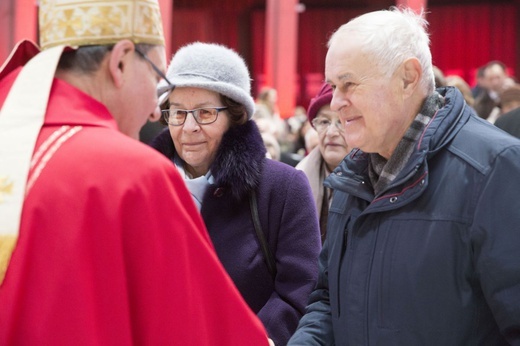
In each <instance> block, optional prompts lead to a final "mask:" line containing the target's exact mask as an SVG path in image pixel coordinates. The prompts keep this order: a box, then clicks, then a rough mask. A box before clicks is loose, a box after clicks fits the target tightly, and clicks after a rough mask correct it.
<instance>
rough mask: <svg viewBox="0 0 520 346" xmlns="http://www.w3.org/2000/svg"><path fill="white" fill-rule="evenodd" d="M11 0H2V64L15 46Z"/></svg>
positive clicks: (0, 21) (0, 56)
mask: <svg viewBox="0 0 520 346" xmlns="http://www.w3.org/2000/svg"><path fill="white" fill-rule="evenodd" d="M12 28H13V8H12V3H11V0H0V66H1V65H2V63H3V62H4V60H5V59H6V58H7V56H8V55H9V52H10V51H11V49H12V48H13V47H14V42H13V41H14V40H13V34H14V33H13V30H12Z"/></svg>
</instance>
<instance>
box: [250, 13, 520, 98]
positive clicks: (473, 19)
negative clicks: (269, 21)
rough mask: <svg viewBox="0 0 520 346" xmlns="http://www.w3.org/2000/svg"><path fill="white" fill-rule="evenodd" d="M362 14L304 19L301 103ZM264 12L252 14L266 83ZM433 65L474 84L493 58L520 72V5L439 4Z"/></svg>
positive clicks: (256, 62) (256, 69)
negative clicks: (331, 48) (331, 46)
mask: <svg viewBox="0 0 520 346" xmlns="http://www.w3.org/2000/svg"><path fill="white" fill-rule="evenodd" d="M363 12H364V11H361V10H355V9H352V10H349V9H309V10H307V11H305V12H303V13H302V14H301V15H300V21H299V34H298V35H299V36H298V47H299V48H298V79H297V80H298V81H299V90H300V93H299V96H298V99H297V104H299V105H302V106H304V107H307V106H308V103H309V100H310V98H311V97H313V96H314V95H315V94H316V92H317V91H318V90H319V87H320V84H321V83H322V82H323V79H324V76H323V72H324V68H325V67H324V62H325V55H326V52H327V48H326V45H327V40H328V38H329V37H330V35H331V34H332V33H333V32H334V30H336V29H337V28H338V27H339V26H341V25H342V24H344V23H346V22H347V21H348V20H349V19H351V18H354V17H355V16H358V15H360V14H362V13H363ZM264 19H265V15H264V12H263V11H261V10H258V11H254V12H253V13H252V20H251V23H252V26H251V41H252V43H253V45H252V61H251V68H252V71H253V76H254V78H257V79H259V80H261V79H262V71H263V45H264ZM427 19H428V21H429V22H430V26H429V30H430V34H431V36H430V38H431V49H432V59H433V63H434V64H435V65H436V66H437V67H439V68H440V69H441V70H442V71H444V72H445V73H446V74H458V75H460V76H461V77H463V78H464V79H465V80H466V82H468V83H469V84H470V85H473V84H474V75H475V71H476V69H477V68H478V67H480V66H482V65H484V64H485V63H487V62H488V61H491V60H500V61H502V62H504V63H505V64H506V65H507V66H508V68H509V71H510V73H511V74H513V75H514V73H515V67H516V66H515V65H516V60H517V56H516V51H517V49H518V48H517V46H518V44H517V26H518V22H517V5H513V4H493V5H491V4H480V5H451V6H437V7H431V8H429V9H428V14H427Z"/></svg>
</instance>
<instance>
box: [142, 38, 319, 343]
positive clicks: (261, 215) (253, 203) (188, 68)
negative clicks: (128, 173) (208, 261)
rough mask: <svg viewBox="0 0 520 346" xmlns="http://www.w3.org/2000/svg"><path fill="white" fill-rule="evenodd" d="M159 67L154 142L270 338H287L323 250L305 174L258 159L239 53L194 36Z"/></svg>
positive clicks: (259, 145) (262, 153)
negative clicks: (161, 77)
mask: <svg viewBox="0 0 520 346" xmlns="http://www.w3.org/2000/svg"><path fill="white" fill-rule="evenodd" d="M166 76H167V78H168V80H169V81H170V82H171V83H172V84H173V85H174V86H175V87H174V89H173V90H171V89H172V88H171V87H169V86H166V85H164V86H160V87H159V93H160V94H163V93H166V94H165V95H163V96H162V99H163V100H164V101H163V103H162V105H161V108H162V109H163V111H162V113H163V120H164V121H165V122H166V123H167V124H168V128H167V129H165V131H163V132H162V133H161V134H159V136H158V137H157V138H156V139H155V140H154V141H153V142H152V146H153V147H154V148H156V149H157V150H159V151H160V152H162V153H163V154H164V155H166V156H167V157H168V158H169V159H170V160H171V161H172V162H174V163H175V165H176V166H177V168H178V169H179V171H180V172H181V174H182V175H183V176H184V177H185V181H186V183H187V185H188V188H189V190H190V192H191V194H192V196H193V200H194V201H195V203H196V204H197V206H198V207H199V209H200V212H201V214H202V217H203V219H204V221H205V223H206V226H207V228H208V231H209V235H210V237H211V239H212V241H213V244H214V246H215V249H216V252H217V254H218V256H219V258H220V260H221V262H222V264H223V265H224V267H225V268H226V270H227V272H228V273H229V275H230V276H231V278H232V279H233V281H234V283H235V284H236V286H237V287H238V289H239V290H240V292H241V293H242V296H243V297H244V299H245V300H246V302H247V303H248V304H249V306H250V307H251V309H252V310H253V311H254V312H255V313H256V314H257V315H258V317H259V318H260V319H261V320H262V322H263V323H264V326H265V328H266V330H267V332H268V333H269V336H270V338H271V339H272V340H273V341H274V342H275V344H276V345H285V344H286V343H287V341H288V339H289V337H290V336H291V334H292V333H293V332H294V331H295V329H296V326H297V323H298V320H299V319H300V317H301V316H302V314H303V313H304V307H305V305H306V303H307V298H308V295H309V294H310V292H311V290H312V289H313V286H314V284H315V282H316V277H317V271H318V267H317V257H318V255H319V252H320V250H321V243H320V237H319V227H318V221H317V217H316V211H315V210H316V207H315V205H314V202H313V199H312V193H311V189H310V187H309V184H308V182H307V178H306V177H305V175H304V174H303V172H301V171H298V170H296V169H294V168H292V167H290V166H288V165H285V164H283V163H280V162H276V161H273V160H270V159H267V158H266V149H265V146H264V144H263V141H262V137H261V135H260V132H259V130H258V128H257V126H256V124H255V123H254V122H253V121H252V120H251V117H252V115H253V113H254V100H253V98H252V97H251V94H250V83H251V82H250V77H249V72H248V70H247V67H246V65H245V63H244V61H243V59H242V58H241V57H240V56H239V55H238V54H237V53H235V52H234V51H232V50H231V49H229V48H226V47H224V46H221V45H216V44H207V43H199V42H197V43H192V44H190V45H187V46H185V47H182V48H181V49H180V50H179V51H177V53H176V54H175V55H174V57H173V59H172V61H171V63H170V66H169V68H168V71H167V74H166ZM161 207H162V208H164V210H165V211H168V206H161ZM169 212H170V213H171V216H169V217H175V210H170V211H169ZM172 275H175V273H172ZM215 299H218V297H215Z"/></svg>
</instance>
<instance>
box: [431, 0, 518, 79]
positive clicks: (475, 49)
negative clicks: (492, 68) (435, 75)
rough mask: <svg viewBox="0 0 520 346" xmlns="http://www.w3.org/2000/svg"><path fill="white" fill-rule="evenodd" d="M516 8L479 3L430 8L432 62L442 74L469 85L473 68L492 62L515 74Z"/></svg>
mask: <svg viewBox="0 0 520 346" xmlns="http://www.w3.org/2000/svg"><path fill="white" fill-rule="evenodd" d="M517 12H518V11H517V6H516V5H511V4H502V5H501V4H493V5H491V4H482V5H471V6H442V7H435V8H432V9H430V13H429V14H428V16H427V19H428V21H429V22H430V33H431V41H432V43H431V47H432V57H433V63H434V64H435V65H436V66H437V67H439V68H440V69H441V70H442V71H443V72H444V73H445V74H457V75H459V76H461V77H463V78H464V79H465V80H466V82H468V83H469V84H470V85H474V83H475V72H476V69H477V68H478V67H480V66H482V65H484V64H486V63H487V62H489V61H491V60H500V61H502V62H503V63H505V64H506V66H507V67H508V69H509V71H510V73H511V74H513V75H514V73H515V64H516V50H517V45H518V44H517V41H518V40H517V25H518V24H517V16H518V15H517Z"/></svg>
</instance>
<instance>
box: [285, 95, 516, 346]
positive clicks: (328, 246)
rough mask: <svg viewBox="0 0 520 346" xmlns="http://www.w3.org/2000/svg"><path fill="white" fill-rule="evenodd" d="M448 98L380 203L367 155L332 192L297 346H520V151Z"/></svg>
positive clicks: (352, 159) (355, 159) (350, 165)
mask: <svg viewBox="0 0 520 346" xmlns="http://www.w3.org/2000/svg"><path fill="white" fill-rule="evenodd" d="M439 91H440V92H441V93H442V94H443V95H444V96H445V99H446V104H445V106H444V107H443V108H441V109H440V110H439V111H438V112H437V113H436V114H435V116H434V117H433V118H432V120H431V121H430V123H429V124H428V126H427V127H426V129H425V130H424V133H423V135H422V136H421V139H420V140H419V141H418V142H417V144H416V145H415V150H414V152H413V153H412V155H411V157H410V159H409V161H408V162H407V164H406V166H405V167H404V168H403V170H402V171H401V172H400V173H399V174H398V175H397V177H396V178H395V180H394V181H393V182H392V183H391V184H390V185H389V186H388V187H387V188H386V189H385V190H384V191H383V192H382V193H381V194H380V195H379V196H374V193H373V189H372V188H371V186H370V179H369V178H368V176H367V164H368V155H367V154H365V153H363V152H361V151H359V150H358V151H356V150H354V151H352V152H351V153H350V154H349V155H347V157H346V158H345V159H344V160H343V162H342V163H341V164H340V166H339V167H338V168H337V169H335V170H334V172H333V173H332V174H331V175H330V176H329V178H327V179H326V180H325V184H326V185H328V186H329V187H331V188H332V189H333V190H334V195H333V196H334V197H333V200H332V205H331V207H330V210H329V220H328V229H327V239H326V241H325V244H324V248H323V251H322V254H321V255H320V277H319V279H318V285H317V288H316V290H315V291H314V292H313V293H312V294H311V298H310V305H309V306H308V307H307V314H306V315H305V316H304V317H303V318H302V319H301V321H300V326H299V329H298V330H297V331H296V333H295V335H294V336H293V338H292V339H291V342H290V345H298V346H301V345H318V344H319V345H356V346H358V345H389V346H392V345H396V346H397V345H399V346H408V345H410V346H412V345H432V346H434V345H435V346H436V345H453V346H455V345H505V344H507V342H509V343H511V344H514V345H519V344H520V303H519V302H520V256H519V248H520V213H519V210H520V199H519V198H518V193H519V192H520V181H519V180H518V179H516V177H517V176H518V174H519V173H520V160H519V158H520V141H519V140H517V139H515V138H513V137H511V136H508V135H506V134H505V133H503V132H502V131H499V130H498V129H497V128H495V127H494V126H493V125H491V124H490V123H488V122H487V121H484V120H482V119H480V118H478V117H477V116H476V115H475V114H474V113H473V111H472V110H471V109H470V108H469V107H468V106H467V105H465V102H464V99H463V96H462V95H461V94H460V92H459V91H458V90H456V89H454V88H446V89H440V90H439Z"/></svg>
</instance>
